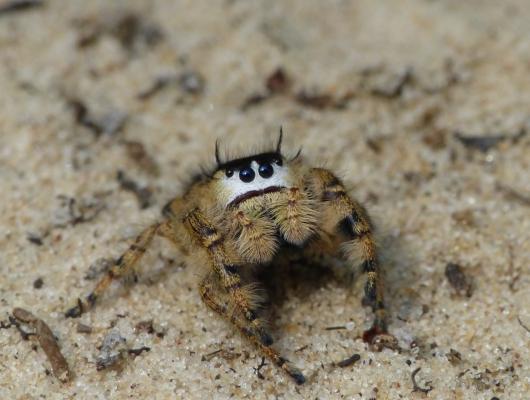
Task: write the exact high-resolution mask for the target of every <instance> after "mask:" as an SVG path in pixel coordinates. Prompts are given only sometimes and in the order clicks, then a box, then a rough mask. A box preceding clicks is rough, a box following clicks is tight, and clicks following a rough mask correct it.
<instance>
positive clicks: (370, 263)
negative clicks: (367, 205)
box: [308, 168, 387, 341]
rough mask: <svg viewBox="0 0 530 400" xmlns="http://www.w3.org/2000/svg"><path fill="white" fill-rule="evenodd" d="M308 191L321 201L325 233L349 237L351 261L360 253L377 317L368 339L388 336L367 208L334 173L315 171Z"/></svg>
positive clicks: (369, 302)
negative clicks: (350, 193)
mask: <svg viewBox="0 0 530 400" xmlns="http://www.w3.org/2000/svg"><path fill="white" fill-rule="evenodd" d="M308 185H309V190H311V191H312V192H313V193H314V195H315V196H316V198H317V199H320V201H321V202H322V213H323V217H322V219H323V221H325V226H324V230H325V231H327V232H332V231H335V232H337V233H338V234H343V235H345V236H346V237H347V242H346V243H345V244H344V246H345V247H346V249H345V250H346V252H347V253H350V254H348V258H349V259H350V260H353V258H354V257H352V254H354V253H355V252H356V249H358V250H359V251H360V255H361V259H362V260H361V261H362V270H363V272H364V273H366V275H367V280H366V284H365V300H366V301H367V302H368V304H369V305H370V306H371V307H372V310H373V312H374V314H375V319H374V324H373V327H372V328H371V329H370V330H369V331H367V332H365V339H367V341H372V338H373V337H374V336H376V335H379V334H386V333H387V324H386V310H385V304H384V290H383V281H382V275H381V271H380V267H379V263H378V260H377V254H376V244H375V240H374V236H373V227H372V224H371V221H370V218H369V217H368V214H367V213H366V211H365V209H364V208H363V207H362V206H361V205H360V204H359V203H358V202H357V201H355V200H354V199H352V198H351V197H350V196H348V194H347V193H346V190H345V188H344V186H343V185H342V183H341V182H340V180H339V179H338V178H337V177H335V176H334V175H333V174H332V173H331V172H329V171H327V170H325V169H320V168H315V169H313V170H312V171H311V173H310V176H309V177H308Z"/></svg>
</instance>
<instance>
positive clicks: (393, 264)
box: [255, 235, 419, 334]
mask: <svg viewBox="0 0 530 400" xmlns="http://www.w3.org/2000/svg"><path fill="white" fill-rule="evenodd" d="M379 243H380V246H379V256H380V264H381V266H382V268H383V270H384V277H383V279H384V287H385V304H386V307H387V310H388V318H389V321H388V322H389V324H390V331H391V330H392V321H393V320H394V319H395V318H396V316H397V314H398V313H399V310H400V308H401V307H402V306H403V304H405V303H406V304H407V306H408V307H415V306H418V305H419V304H417V303H418V302H419V299H418V298H411V297H407V296H404V294H403V292H406V291H407V290H406V289H407V288H411V287H413V286H414V282H417V276H416V275H417V274H416V273H415V272H414V269H413V268H411V267H410V266H412V265H415V264H416V263H417V260H416V259H415V257H414V256H413V255H412V254H411V252H410V251H407V248H406V245H405V244H404V243H403V242H402V240H400V239H399V238H397V237H395V236H391V235H386V236H381V235H380V236H379ZM295 252H296V255H295V257H294V260H293V259H292V257H288V258H283V257H280V258H279V260H280V261H279V262H274V263H273V264H271V265H269V266H265V267H263V268H260V269H259V270H258V271H256V274H255V277H256V278H257V280H258V282H259V283H260V284H261V285H262V286H263V288H264V289H265V291H266V292H267V302H266V304H265V308H266V309H267V313H266V314H265V315H264V316H266V317H267V319H268V320H269V321H271V325H272V328H273V330H276V327H275V326H274V323H273V322H274V321H276V320H277V319H278V317H279V316H280V315H282V316H283V317H284V318H285V312H286V308H287V307H285V306H284V305H285V303H286V302H288V300H289V299H290V298H293V297H296V298H298V299H300V300H302V301H304V300H308V299H309V297H311V296H312V295H313V294H314V293H315V292H317V291H318V290H319V289H320V288H323V287H329V286H335V287H338V288H342V289H344V290H351V291H355V293H354V295H355V296H357V295H358V299H359V302H358V305H359V307H361V303H364V301H363V297H364V289H363V285H364V281H365V279H366V278H365V276H364V274H363V273H362V271H361V270H360V266H358V267H355V268H354V269H353V271H351V274H349V275H348V274H344V273H343V272H344V270H343V271H341V270H340V269H337V268H330V267H329V266H328V265H323V264H319V263H318V262H315V261H314V260H311V259H310V258H307V257H305V256H304V254H303V251H301V250H295ZM358 281H361V283H362V284H360V285H358V284H357V283H358ZM351 307H355V305H353V304H352V305H351ZM366 311H367V312H368V313H369V314H371V311H369V309H368V308H366ZM287 312H288V311H287ZM330 312H333V310H330ZM280 334H281V333H280Z"/></svg>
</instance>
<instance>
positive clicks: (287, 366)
mask: <svg viewBox="0 0 530 400" xmlns="http://www.w3.org/2000/svg"><path fill="white" fill-rule="evenodd" d="M199 292H200V295H201V298H202V300H203V301H204V303H205V304H206V305H207V306H208V307H209V308H210V309H212V310H213V311H215V312H216V313H217V314H219V315H221V316H223V317H224V318H226V319H227V320H229V321H230V322H231V323H232V324H233V325H234V326H236V327H237V328H238V329H239V331H240V332H241V333H242V334H243V336H245V337H246V338H247V339H248V340H250V341H251V342H252V343H254V345H255V346H256V347H258V348H259V349H260V350H261V352H262V353H263V354H264V355H265V356H267V357H268V358H269V359H270V360H271V361H272V362H273V363H274V364H275V365H277V366H278V367H280V368H281V369H283V370H284V371H285V372H286V373H287V374H288V375H289V376H290V377H291V378H293V379H294V381H295V382H296V383H297V384H299V385H300V384H302V383H304V382H305V377H304V375H303V374H302V372H301V371H300V370H299V369H298V368H296V367H295V366H294V365H293V364H291V362H289V361H288V360H287V359H285V358H284V357H282V356H281V355H280V354H279V353H278V352H277V351H276V350H274V349H273V348H272V347H270V345H266V344H264V343H263V342H262V340H261V339H260V338H259V337H258V336H256V334H255V333H254V330H253V329H252V328H251V327H249V323H248V321H244V320H241V319H240V318H238V317H236V315H235V314H234V313H231V312H230V306H229V304H227V303H228V302H226V300H223V299H222V298H221V296H220V294H219V292H218V289H216V288H215V286H214V285H213V283H212V282H211V281H210V279H209V277H206V278H204V280H203V281H202V282H201V283H200V284H199Z"/></svg>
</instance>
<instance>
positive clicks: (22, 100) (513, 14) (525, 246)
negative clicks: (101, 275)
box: [0, 0, 530, 400]
mask: <svg viewBox="0 0 530 400" xmlns="http://www.w3.org/2000/svg"><path fill="white" fill-rule="evenodd" d="M8 3H10V1H6V0H0V271H1V278H0V320H1V321H3V322H4V324H3V326H4V328H3V329H0V349H1V351H0V398H2V399H37V398H46V399H67V398H79V399H88V398H90V399H107V398H109V399H110V398H112V399H125V398H153V399H168V398H186V399H195V398H196V399H207V398H215V399H228V398H248V399H292V398H304V399H411V398H412V399H422V398H429V399H431V398H432V399H494V398H498V399H506V400H507V399H510V400H511V399H528V398H529V393H530V350H529V345H530V332H529V331H527V330H526V329H525V326H526V327H530V307H529V304H530V268H529V264H530V174H529V171H530V133H529V130H530V23H529V21H530V2H529V1H528V0H506V1H502V2H498V1H493V0H481V1H479V0H467V1H465V2H464V1H457V0H443V1H441V0H440V1H433V0H400V1H385V2H376V1H369V0H365V1H345V0H344V1H339V0H333V1H328V2H317V1H304V0H296V1H295V0H289V1H281V2H266V1H236V0H231V1H229V0H225V1H169V0H167V1H161V0H160V1H113V2H107V1H103V0H98V1H90V2H87V1H80V0H71V1H70V0H69V1H66V0H63V1H61V0H55V1H53V0H45V1H42V2H38V1H37V2H35V4H32V2H29V3H26V5H28V4H29V7H27V8H25V9H17V10H13V9H10V8H6V7H5V6H6V5H7V4H8ZM280 125H283V128H284V130H285V132H286V148H287V149H290V151H296V150H297V148H298V147H300V146H303V149H304V150H303V151H304V154H305V157H306V158H307V160H308V161H309V162H312V163H314V164H316V165H326V166H327V167H329V168H332V169H334V170H335V171H338V172H339V174H340V175H341V176H342V177H343V179H344V181H345V182H346V183H347V184H348V186H349V188H350V189H351V192H352V193H353V194H354V195H355V196H356V197H357V198H358V199H360V200H361V201H362V202H364V203H365V204H366V205H367V207H368V209H369V211H370V212H371V214H372V215H373V216H374V219H375V221H376V223H377V226H378V238H379V242H380V245H381V251H382V254H383V259H384V264H385V269H386V271H387V281H388V283H387V292H388V295H387V296H388V300H387V302H388V306H389V310H390V315H391V325H390V331H391V332H392V333H393V334H394V335H395V336H396V337H397V338H398V339H399V344H400V349H398V350H395V351H392V350H384V351H382V352H379V353H377V352H372V351H371V350H370V349H369V348H368V347H367V345H366V344H365V343H363V341H362V340H361V339H360V335H361V333H362V331H363V330H364V329H365V328H366V327H367V326H369V323H370V319H371V313H370V312H369V310H367V309H364V308H362V307H361V306H360V299H361V293H362V279H358V280H356V282H355V284H354V286H353V289H352V288H348V287H346V286H345V285H341V284H339V283H338V282H336V281H334V280H332V279H327V278H326V279H322V280H321V281H319V280H318V279H317V281H316V282H315V279H307V280H306V279H304V278H301V277H299V276H295V277H294V278H292V279H290V280H289V279H286V281H285V282H286V284H285V286H286V287H285V289H286V290H285V293H286V294H285V298H284V299H283V301H281V302H278V304H277V306H276V307H277V309H276V310H275V315H276V318H275V319H274V320H273V321H272V327H273V332H274V336H275V338H276V340H277V347H278V348H279V349H281V350H282V351H283V352H284V353H285V354H286V355H287V356H288V357H289V358H290V359H292V360H293V361H294V362H295V363H296V364H297V365H299V366H300V367H301V368H302V369H303V370H304V372H305V374H306V375H307V376H308V382H307V383H306V384H305V385H304V386H300V387H295V386H294V385H293V384H292V382H291V381H290V380H288V378H286V377H285V376H284V375H283V374H282V373H280V372H279V371H278V370H277V369H276V368H275V367H273V366H271V365H269V364H270V363H268V362H267V365H265V366H263V367H262V368H260V369H259V370H258V366H259V365H260V361H261V355H260V354H258V353H257V352H256V351H255V350H254V348H253V347H252V346H251V345H250V344H248V343H247V342H246V341H245V340H243V339H242V338H240V336H239V335H238V334H237V333H236V332H235V331H234V330H233V329H232V328H230V327H229V326H228V325H227V324H226V323H225V322H224V321H222V320H221V319H219V318H218V317H217V316H215V315H213V313H212V312H210V311H209V310H208V309H207V308H206V307H205V306H203V304H202V303H201V301H200V298H199V295H198V293H197V291H196V281H197V277H196V275H197V271H196V270H194V269H193V268H192V267H190V266H189V265H186V264H185V262H184V261H185V260H183V259H182V257H181V256H180V255H179V254H178V253H177V252H176V251H175V250H174V249H172V247H171V246H169V245H168V244H167V243H165V242H163V241H161V240H160V241H157V242H156V244H155V245H154V247H153V249H152V250H151V251H150V252H149V253H148V254H147V255H146V257H145V259H144V261H143V262H142V267H141V269H140V271H139V278H140V279H139V282H138V283H137V284H136V285H135V286H134V287H132V288H131V289H125V290H124V289H119V288H116V290H114V291H113V292H112V293H111V294H109V295H108V296H107V297H106V298H105V299H104V301H102V302H101V303H100V304H99V305H98V307H97V308H96V309H95V310H94V311H92V312H90V313H88V314H86V315H83V316H82V318H80V319H79V320H71V319H70V320H66V319H65V318H64V316H63V312H64V310H65V309H66V308H67V307H69V306H70V305H71V304H72V301H73V300H74V299H75V298H76V297H77V296H79V295H81V294H84V293H86V292H87V291H88V290H90V288H92V286H93V285H94V280H93V279H94V278H93V276H94V275H96V274H97V273H98V268H101V267H102V266H103V265H104V262H102V261H101V260H100V259H102V258H112V257H117V256H119V254H120V253H121V251H123V250H124V249H125V248H126V247H127V245H128V243H129V241H130V239H131V238H132V237H134V235H135V234H136V233H138V232H139V231H140V230H141V228H142V227H144V226H147V225H148V224H149V223H151V222H152V221H154V220H156V219H157V218H158V216H159V212H160V209H161V207H162V206H163V205H164V204H165V203H166V202H167V201H168V200H169V199H170V198H171V197H172V196H175V195H177V194H178V193H179V191H180V190H181V188H182V183H183V182H185V181H186V179H187V178H188V177H189V174H190V171H193V170H195V169H196V168H197V166H198V165H199V164H200V163H201V162H203V161H205V160H211V159H212V158H213V144H214V141H215V139H216V138H221V139H222V140H223V141H225V142H226V141H229V142H239V141H242V140H246V141H248V142H254V141H255V142H258V141H261V140H263V139H264V138H265V139H267V138H269V137H270V136H271V135H272V136H275V135H276V134H277V131H278V128H279V126H280ZM119 171H121V173H120V172H119ZM98 260H99V261H98ZM449 263H453V264H457V265H458V266H460V268H461V270H462V271H463V273H464V274H465V276H466V277H467V278H466V279H467V280H468V282H471V286H470V287H469V288H464V289H462V290H460V291H459V290H457V289H455V288H454V287H453V286H452V285H451V284H450V283H449V281H448V279H447V278H446V275H445V270H446V266H447V265H448V264H449ZM89 267H91V268H89ZM308 273H309V275H311V272H308ZM87 274H88V275H87ZM302 275H303V274H301V275H300V276H302ZM13 307H24V308H26V309H28V310H31V311H32V312H33V313H34V314H35V315H37V316H38V317H40V318H42V319H44V320H45V321H46V322H47V323H48V324H49V326H50V327H51V329H52V330H53V332H54V333H55V335H56V336H57V338H58V340H59V344H60V346H61V348H62V350H63V353H64V355H65V357H66V359H67V361H68V363H69V364H70V367H71V369H72V371H73V373H74V375H75V377H74V379H73V380H72V381H71V382H70V383H67V384H62V383H60V382H59V381H58V380H57V379H56V378H55V377H54V376H53V375H51V374H50V365H49V363H48V361H47V359H46V357H45V355H44V353H43V351H42V349H40V348H39V347H37V346H36V341H35V340H34V339H32V338H30V339H29V340H23V339H22V338H21V335H20V333H19V332H17V330H16V329H15V328H14V327H9V328H8V327H7V326H8V325H9V323H8V315H9V313H11V311H12V309H13ZM151 320H152V324H151V323H150V322H146V321H151ZM79 322H81V323H82V324H84V325H87V326H89V327H90V328H91V333H83V332H79V326H78V323H79ZM337 326H338V327H342V328H343V329H334V330H329V329H326V328H329V327H337ZM81 330H83V329H81ZM112 330H114V331H115V332H119V335H120V336H121V337H123V338H124V339H126V343H125V346H126V347H127V348H128V349H138V348H141V347H143V346H145V347H149V348H150V351H148V352H147V351H144V352H142V353H141V354H139V355H136V356H135V355H128V356H126V357H125V359H124V360H123V361H122V362H121V363H119V365H118V366H116V367H113V368H110V369H105V370H101V371H98V370H97V369H96V365H95V360H96V358H97V356H98V354H99V350H98V346H100V345H101V343H102V340H103V338H104V337H105V336H106V335H108V334H109V332H111V331H112ZM217 350H222V351H220V352H218V353H216V354H214V355H212V356H207V357H205V355H208V354H210V353H212V352H214V351H217ZM352 354H359V355H360V357H361V358H360V360H359V361H358V362H357V363H355V364H354V365H353V366H349V367H346V368H340V367H334V366H333V363H334V362H337V361H340V360H343V359H345V358H347V357H350V356H351V355H352ZM417 368H421V370H420V371H419V372H418V373H417V375H416V380H417V383H418V385H419V387H421V388H423V389H425V388H428V387H431V388H432V390H430V391H428V393H424V392H421V391H418V390H416V391H414V386H413V382H412V379H411V374H412V372H413V371H414V370H416V369H417ZM258 371H259V373H258ZM429 381H430V384H429Z"/></svg>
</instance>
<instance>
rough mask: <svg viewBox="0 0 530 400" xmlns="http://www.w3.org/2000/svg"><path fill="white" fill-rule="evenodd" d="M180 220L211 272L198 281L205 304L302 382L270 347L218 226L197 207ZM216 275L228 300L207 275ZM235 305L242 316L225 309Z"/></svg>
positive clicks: (250, 293)
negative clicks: (182, 221) (219, 292)
mask: <svg viewBox="0 0 530 400" xmlns="http://www.w3.org/2000/svg"><path fill="white" fill-rule="evenodd" d="M184 224H185V226H186V228H187V229H188V231H189V232H190V234H192V236H193V237H195V239H196V240H197V242H199V243H200V245H201V246H202V247H203V248H205V249H206V251H207V253H208V257H209V261H210V267H211V269H212V271H213V274H211V275H209V276H208V277H207V278H206V279H205V280H203V281H202V282H201V284H200V285H199V292H200V294H201V297H202V299H203V301H204V302H205V304H206V305H207V306H208V307H210V308H211V309H212V310H213V311H215V312H216V313H218V314H219V315H221V316H223V317H225V318H226V319H227V320H229V321H230V322H231V323H232V324H234V325H235V326H236V327H237V328H238V329H239V331H240V332H241V333H242V334H243V335H244V336H245V337H247V338H248V339H249V340H250V341H251V342H253V343H254V344H255V345H256V346H257V347H258V348H259V349H260V350H261V351H262V352H263V353H264V354H265V355H266V356H267V357H269V358H270V359H271V360H272V361H273V362H274V364H276V365H277V366H279V367H280V368H282V369H283V370H284V371H285V372H286V373H287V374H288V375H289V376H290V377H291V378H293V379H294V381H295V382H296V383H298V384H301V383H304V382H305V377H304V375H303V374H302V373H301V372H300V370H299V369H298V368H296V367H295V366H294V365H292V364H291V363H290V362H289V361H288V360H287V359H285V358H284V357H282V356H280V355H279V354H278V353H277V352H276V351H275V350H274V349H273V348H272V347H271V345H272V343H273V339H272V336H271V335H270V334H269V333H268V332H267V331H266V329H265V327H264V323H263V321H262V320H261V319H260V318H259V317H258V312H257V310H256V309H255V308H256V307H255V306H256V303H257V301H256V300H257V299H256V295H255V293H254V292H253V289H252V288H253V286H252V285H247V286H244V285H243V283H242V280H241V276H240V273H239V268H238V266H237V265H235V264H234V262H233V261H232V260H230V258H229V256H228V254H227V252H226V249H225V246H224V241H225V239H224V237H223V236H222V235H221V233H220V232H219V230H218V229H216V227H215V226H214V225H213V224H212V223H211V222H210V221H208V220H207V219H206V218H205V216H204V214H203V213H202V212H201V211H200V210H199V209H194V210H193V211H191V212H190V213H189V214H188V215H187V216H186V217H185V219H184ZM211 277H214V279H217V280H218V282H219V283H220V286H221V287H222V288H224V290H225V291H226V293H227V294H228V303H227V304H225V303H226V301H223V300H222V298H221V296H219V294H218V293H217V292H216V290H215V285H212V284H210V283H209V279H212V278H211ZM234 308H235V309H236V310H238V311H239V312H240V314H241V316H242V318H238V317H237V316H235V315H233V314H231V312H230V311H229V310H231V309H234Z"/></svg>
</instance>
